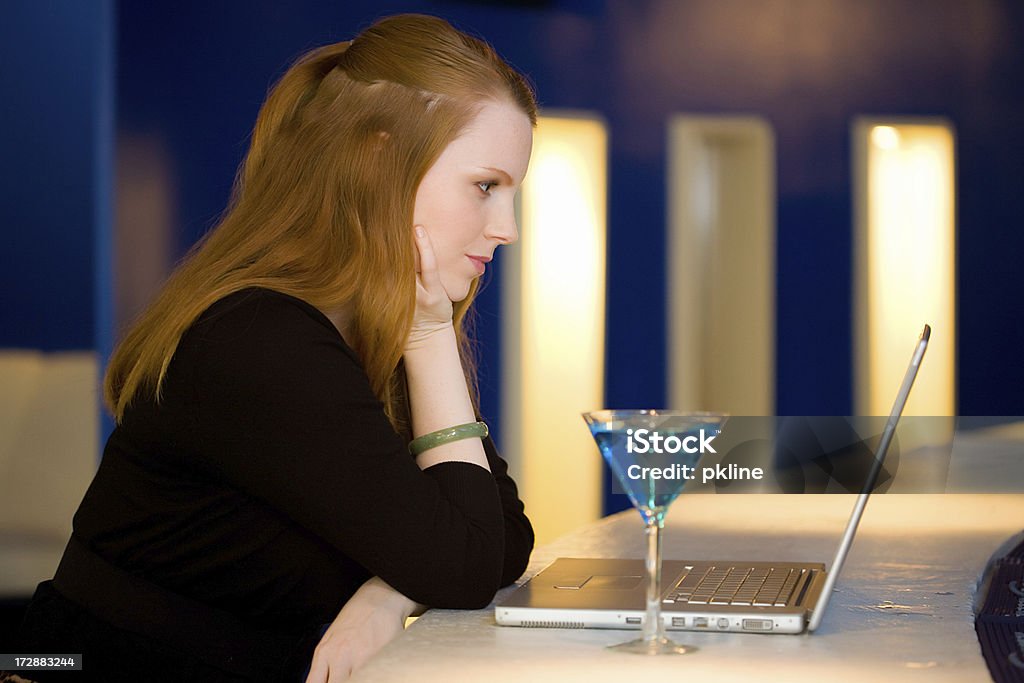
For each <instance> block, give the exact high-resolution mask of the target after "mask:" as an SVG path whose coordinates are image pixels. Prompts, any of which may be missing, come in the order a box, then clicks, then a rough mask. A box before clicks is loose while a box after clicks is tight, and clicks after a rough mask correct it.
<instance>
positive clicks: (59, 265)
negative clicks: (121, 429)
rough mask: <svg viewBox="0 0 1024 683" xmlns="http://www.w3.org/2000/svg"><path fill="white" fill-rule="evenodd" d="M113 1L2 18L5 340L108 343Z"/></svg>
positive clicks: (0, 295)
mask: <svg viewBox="0 0 1024 683" xmlns="http://www.w3.org/2000/svg"><path fill="white" fill-rule="evenodd" d="M113 30H114V10H113V4H112V2H110V1H108V0H95V1H94V2H90V3H83V2H79V1H77V0H49V1H47V2H37V1H35V0H17V1H15V2H10V3H6V4H5V5H4V8H3V22H2V23H0V162H2V166H0V168H2V171H0V221H2V222H0V244H2V245H3V246H2V248H0V301H2V304H0V347H20V348H38V349H45V350H63V349H100V350H105V349H109V347H110V334H109V331H110V305H109V302H110V301H111V298H112V292H111V284H110V268H109V263H108V261H107V258H108V256H109V254H110V250H111V244H110V226H111V214H110V211H111V193H112V171H111V158H112V153H113V130H114V128H113V126H114V119H113V109H114V90H113V76H114V36H113Z"/></svg>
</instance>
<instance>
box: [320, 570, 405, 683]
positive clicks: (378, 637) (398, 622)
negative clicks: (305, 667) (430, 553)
mask: <svg viewBox="0 0 1024 683" xmlns="http://www.w3.org/2000/svg"><path fill="white" fill-rule="evenodd" d="M416 608H417V605H416V603H414V602H413V601H412V600H410V599H409V598H407V597H405V596H404V595H402V594H401V593H399V592H398V591H396V590H395V589H394V588H392V587H391V586H389V585H388V584H386V583H384V581H383V580H381V579H379V578H377V577H374V578H372V579H370V580H369V581H367V582H366V583H364V584H363V585H362V586H360V588H359V590H357V591H356V593H355V595H353V596H352V598H351V599H350V600H349V601H348V602H346V603H345V606H344V607H342V608H341V611H340V612H338V616H337V618H336V619H335V620H334V622H333V623H332V624H331V625H330V627H329V628H328V629H327V632H326V633H324V637H323V638H321V639H320V644H319V645H317V646H316V650H315V651H314V652H313V662H312V664H311V666H310V668H309V676H308V677H307V678H306V683H337V682H338V681H345V680H348V677H349V676H351V675H352V673H353V672H354V671H355V670H356V669H358V668H360V667H361V666H363V665H364V664H365V663H366V662H367V661H368V660H369V659H370V657H372V656H373V655H374V654H376V653H377V651H378V650H380V649H381V648H382V647H384V646H385V645H387V644H388V643H389V642H391V640H392V639H394V637H395V636H397V635H398V634H399V633H401V632H402V630H403V629H404V628H405V619H406V617H408V616H410V615H411V614H412V613H413V611H414V610H416Z"/></svg>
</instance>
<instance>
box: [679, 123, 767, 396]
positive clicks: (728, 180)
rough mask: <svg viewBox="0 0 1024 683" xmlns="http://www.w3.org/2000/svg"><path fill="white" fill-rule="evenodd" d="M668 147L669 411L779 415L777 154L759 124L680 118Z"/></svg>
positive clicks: (765, 126)
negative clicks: (777, 383)
mask: <svg viewBox="0 0 1024 683" xmlns="http://www.w3.org/2000/svg"><path fill="white" fill-rule="evenodd" d="M668 132H669V141H668V188H667V191H668V198H667V200H668V263H667V267H666V274H667V278H668V296H667V306H668V317H669V320H668V337H669V338H668V348H667V358H668V363H669V369H670V375H669V378H670V381H669V404H670V405H669V407H672V408H676V409H680V410H713V411H725V412H728V413H731V414H733V415H772V414H773V413H774V410H775V152H774V139H773V136H772V131H771V128H770V127H769V126H768V124H767V123H765V122H764V121H762V120H760V119H755V118H746V117H743V118H740V117H693V116H676V117H673V119H672V120H671V121H670V122H669V131H668Z"/></svg>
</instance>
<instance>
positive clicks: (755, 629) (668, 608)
mask: <svg viewBox="0 0 1024 683" xmlns="http://www.w3.org/2000/svg"><path fill="white" fill-rule="evenodd" d="M930 335H931V328H930V327H929V326H928V325H925V327H924V331H923V332H922V333H921V337H920V339H919V340H918V342H917V346H916V347H915V349H914V354H913V357H912V358H911V360H910V366H909V367H908V368H907V371H906V374H905V375H904V377H903V383H902V384H901V385H900V389H899V392H898V393H897V395H896V401H895V403H893V407H892V412H891V413H890V414H889V419H888V420H887V422H886V425H885V429H884V430H883V432H882V436H881V439H880V440H879V443H878V447H877V448H876V450H875V457H874V461H873V464H872V467H871V470H870V471H869V473H868V476H867V479H866V481H865V483H864V488H863V489H862V491H861V493H860V495H859V496H858V498H857V502H856V504H855V505H854V508H853V512H852V513H851V515H850V520H849V522H848V523H847V525H846V531H845V532H844V533H843V538H842V541H841V542H840V544H839V549H838V550H837V551H836V554H835V557H834V558H833V559H832V564H831V566H830V568H828V569H826V568H825V565H824V564H822V563H820V562H784V563H780V562H759V561H758V562H755V561H750V562H735V561H728V562H687V561H682V560H665V561H664V563H663V565H662V597H661V607H662V610H661V618H662V620H663V621H664V624H665V628H666V629H668V630H685V631H724V632H730V631H732V632H743V633H769V634H771V633H789V634H793V633H803V632H804V631H808V632H811V631H814V630H815V629H817V628H818V626H819V625H820V624H821V620H822V618H823V617H824V614H825V610H826V608H827V606H828V600H829V598H830V596H831V595H832V588H833V586H834V585H835V582H836V579H837V578H838V577H839V573H840V571H841V570H842V567H843V562H844V561H845V560H846V556H847V554H848V553H849V550H850V547H851V545H852V544H853V537H854V534H855V533H856V531H857V525H858V524H859V523H860V519H861V516H862V514H863V512H864V507H865V505H867V501H868V496H869V495H870V493H871V490H872V489H873V488H874V486H875V482H876V481H877V479H878V474H879V472H880V471H881V468H882V462H883V460H884V459H885V455H886V452H887V451H888V449H889V443H890V442H891V441H892V438H893V435H894V434H895V432H896V424H897V423H898V422H899V419H900V415H901V414H902V413H903V406H904V405H905V404H906V402H907V396H908V395H909V394H910V388H911V387H912V386H913V384H914V379H915V378H916V377H917V370H918V368H919V367H920V365H921V360H922V358H923V357H924V352H925V349H926V348H927V347H928V338H929V336H930ZM645 577H646V573H645V570H644V563H643V560H630V559H593V558H559V559H557V560H555V562H553V563H552V564H550V565H549V566H547V567H546V568H545V569H543V570H541V571H540V572H539V573H538V574H537V575H536V576H534V577H533V578H532V579H530V580H529V581H527V582H526V583H524V584H523V585H522V586H520V587H519V588H518V589H516V590H515V591H514V592H512V594H511V595H510V596H509V597H508V598H506V599H505V600H504V601H503V602H501V603H500V604H498V605H497V606H496V607H495V608H494V611H495V618H496V620H497V622H498V624H499V625H502V626H523V627H542V628H611V629H639V628H641V627H642V623H643V619H644V614H645V609H644V606H645V601H646V589H647V588H646V578H645Z"/></svg>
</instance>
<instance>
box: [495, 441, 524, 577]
mask: <svg viewBox="0 0 1024 683" xmlns="http://www.w3.org/2000/svg"><path fill="white" fill-rule="evenodd" d="M484 452H485V453H486V454H487V462H488V464H489V465H490V467H491V474H493V475H494V479H495V481H496V482H497V484H498V494H499V495H500V496H501V509H502V513H503V514H504V517H505V566H504V568H503V569H502V573H501V585H502V586H507V585H509V584H510V583H514V582H515V580H516V579H518V578H519V577H520V576H522V575H523V572H525V571H526V565H527V564H529V563H530V553H531V552H533V540H534V538H533V526H532V525H531V524H530V520H529V518H527V516H526V513H525V510H524V509H523V502H522V501H521V500H519V491H518V489H517V488H516V483H515V481H513V479H512V477H510V476H508V465H507V464H506V462H505V461H504V460H502V458H501V457H500V456H499V455H498V450H497V449H496V448H495V447H494V442H493V441H492V440H491V438H490V437H487V438H486V439H484Z"/></svg>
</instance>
